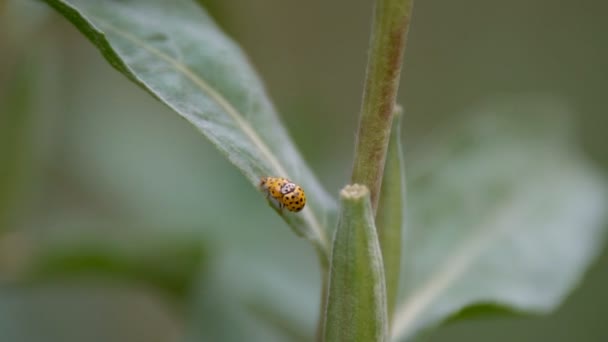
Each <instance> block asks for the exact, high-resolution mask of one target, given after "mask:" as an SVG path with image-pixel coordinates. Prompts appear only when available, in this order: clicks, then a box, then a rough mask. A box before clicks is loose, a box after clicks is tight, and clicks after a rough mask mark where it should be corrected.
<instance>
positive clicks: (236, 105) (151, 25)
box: [46, 0, 336, 253]
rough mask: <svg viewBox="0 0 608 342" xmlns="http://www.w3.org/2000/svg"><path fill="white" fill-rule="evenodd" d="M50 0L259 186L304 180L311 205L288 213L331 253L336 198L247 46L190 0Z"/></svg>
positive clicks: (290, 221)
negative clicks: (283, 117)
mask: <svg viewBox="0 0 608 342" xmlns="http://www.w3.org/2000/svg"><path fill="white" fill-rule="evenodd" d="M46 2H47V3H48V4H50V5H51V6H52V7H53V8H55V9H56V10H57V11H58V12H59V13H61V14H62V15H63V16H65V17H66V18H67V19H69V20H70V21H71V22H72V23H73V24H74V25H75V26H76V27H77V28H78V29H79V30H80V31H81V32H82V33H84V34H85V35H86V36H87V37H88V38H89V40H91V42H93V43H94V44H95V45H96V47H97V48H98V49H99V50H100V52H101V53H102V54H103V55H104V57H105V58H106V59H107V60H108V62H109V63H110V64H111V65H112V66H114V67H115V68H116V69H117V70H118V71H120V72H121V73H123V74H124V75H125V76H127V77H128V78H130V79H131V80H132V81H134V82H135V83H137V84H138V85H139V86H141V87H142V88H143V89H145V90H146V91H148V92H149V93H151V94H152V95H153V96H155V97H156V98H158V99H159V100H160V101H161V102H163V103H165V104H166V105H167V106H169V107H170V108H172V109H173V110H174V111H175V112H176V113H178V114H179V115H180V116H182V117H183V118H185V119H186V120H187V121H188V122H190V123H191V124H193V125H194V126H195V127H196V128H197V129H198V130H199V131H200V132H201V133H203V134H204V135H205V136H206V137H207V138H208V139H209V140H210V141H211V142H212V143H213V144H214V145H215V146H216V147H217V149H218V150H220V152H222V153H223V154H224V155H225V156H226V157H227V158H228V159H229V160H230V161H231V162H232V163H233V164H234V165H235V166H236V167H237V168H238V169H239V170H240V171H241V172H242V173H243V174H244V175H245V176H246V177H247V178H248V179H249V181H250V182H251V183H252V184H253V185H254V186H256V187H257V185H258V183H259V180H260V178H261V177H263V176H282V177H288V178H290V179H292V180H293V181H294V182H296V183H298V184H301V185H302V186H303V188H304V189H305V191H306V193H307V197H308V198H309V201H308V202H309V203H308V205H307V208H305V209H304V210H303V211H302V212H301V213H300V214H298V215H292V214H289V213H282V216H283V218H284V219H285V220H286V221H287V222H288V224H289V225H290V226H291V227H292V228H293V229H294V231H295V232H296V233H297V234H298V235H300V236H304V237H306V238H307V239H309V240H311V241H313V242H314V243H315V245H316V246H317V248H318V249H320V250H324V252H325V253H326V251H327V248H328V241H327V237H326V232H325V228H324V227H326V226H327V225H328V224H329V223H328V222H329V221H330V220H331V217H332V216H333V215H334V213H335V210H336V205H335V201H334V200H333V199H332V198H331V197H330V196H328V195H327V193H326V192H325V190H324V189H323V188H322V186H321V185H320V183H319V182H318V181H317V180H316V178H315V176H314V175H313V173H312V172H311V170H310V169H309V168H308V166H307V164H306V163H305V161H304V160H303V159H302V157H301V156H300V154H299V152H298V151H297V149H296V148H295V146H294V144H293V143H292V141H291V139H290V138H289V136H288V134H287V132H286V130H285V128H284V127H283V125H282V123H281V121H280V120H279V118H278V116H277V114H276V112H275V109H274V107H273V105H272V103H271V102H270V100H269V98H268V96H267V94H266V91H265V90H264V87H263V84H262V83H261V81H260V80H259V78H258V76H257V75H256V73H255V72H254V70H253V68H252V67H251V65H250V63H249V61H248V60H247V58H246V57H245V55H244V54H243V52H242V51H241V50H240V48H239V47H238V46H237V45H236V44H235V43H234V42H233V41H231V40H230V39H229V38H228V37H226V36H225V35H224V34H223V33H222V32H221V30H220V29H219V28H218V27H217V25H216V24H215V23H214V22H213V20H212V19H211V17H210V16H209V15H208V14H207V13H206V12H205V11H204V10H203V9H202V8H201V7H199V6H198V5H196V4H195V3H193V2H191V1H188V0H177V1H162V0H128V1H95V0H71V1H65V0H47V1H46ZM100 96H103V94H100ZM109 100H110V99H109Z"/></svg>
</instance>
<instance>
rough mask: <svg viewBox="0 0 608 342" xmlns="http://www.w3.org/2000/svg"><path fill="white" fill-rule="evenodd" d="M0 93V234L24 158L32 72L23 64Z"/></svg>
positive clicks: (15, 195)
mask: <svg viewBox="0 0 608 342" xmlns="http://www.w3.org/2000/svg"><path fill="white" fill-rule="evenodd" d="M9 74H10V75H11V76H12V77H10V78H9V79H7V84H5V85H3V84H0V90H1V89H2V88H5V87H6V88H8V91H7V92H6V93H4V94H3V93H2V92H1V91H0V232H1V231H3V230H6V229H7V227H8V226H10V225H11V221H12V220H13V218H14V217H13V213H14V211H15V210H16V207H17V202H18V199H19V197H20V193H21V191H20V190H21V189H20V188H21V186H22V185H23V178H24V175H25V172H24V169H25V164H26V162H27V159H28V152H29V149H28V147H29V145H28V139H27V138H28V136H29V133H30V130H29V128H30V119H31V115H30V114H31V101H32V91H33V86H34V84H35V82H34V74H35V73H34V72H33V70H32V69H31V64H30V63H27V62H26V61H24V62H22V63H19V64H17V66H16V67H15V68H13V69H12V70H10V72H9ZM0 81H2V79H1V78H0Z"/></svg>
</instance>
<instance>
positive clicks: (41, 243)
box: [3, 230, 208, 300]
mask: <svg viewBox="0 0 608 342" xmlns="http://www.w3.org/2000/svg"><path fill="white" fill-rule="evenodd" d="M138 233H139V234H135V232H133V231H131V232H128V233H121V234H112V235H110V234H109V233H104V234H100V233H84V232H82V231H71V233H70V235H69V236H67V235H64V234H60V235H61V236H53V237H50V238H45V239H41V238H36V237H31V236H29V235H28V236H26V235H25V233H22V234H20V236H18V238H15V236H9V237H7V239H8V238H10V239H11V240H10V241H8V242H5V243H4V244H3V245H4V246H6V247H8V248H7V249H9V250H10V249H11V245H15V246H13V247H12V248H13V249H17V248H19V249H20V250H26V252H27V253H28V254H27V255H25V256H24V257H23V258H21V259H23V260H25V262H22V265H20V269H17V270H16V272H17V274H16V277H17V279H16V282H17V283H18V284H22V285H25V284H29V285H41V284H44V283H48V282H53V281H58V280H62V281H63V280H70V279H79V278H92V279H105V280H108V281H117V282H127V283H132V284H134V285H143V286H147V287H150V288H153V289H156V290H160V291H161V292H162V293H163V294H166V295H168V296H169V297H170V298H174V299H178V300H181V299H185V298H186V297H187V296H188V295H190V291H191V288H192V286H193V285H194V282H195V279H197V277H199V275H200V273H201V271H202V270H204V268H205V266H206V261H207V258H208V253H207V251H206V249H205V244H204V243H203V241H202V239H201V238H200V237H199V236H197V235H195V233H181V232H179V233H178V232H175V231H165V230H158V231H156V230H145V231H139V232H138ZM15 234H17V233H15ZM15 242H18V243H17V244H15ZM9 243H10V244H9ZM6 253H8V252H7V251H5V252H4V254H6ZM17 253H19V251H17V250H15V254H17Z"/></svg>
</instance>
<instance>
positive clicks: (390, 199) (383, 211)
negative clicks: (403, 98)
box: [376, 106, 405, 323]
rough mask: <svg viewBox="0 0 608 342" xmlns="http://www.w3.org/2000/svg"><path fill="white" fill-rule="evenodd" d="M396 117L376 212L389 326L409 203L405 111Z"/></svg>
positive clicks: (395, 296) (398, 108)
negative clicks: (403, 142) (403, 144)
mask: <svg viewBox="0 0 608 342" xmlns="http://www.w3.org/2000/svg"><path fill="white" fill-rule="evenodd" d="M395 112H396V113H395V118H394V119H393V127H392V129H391V137H390V141H389V145H388V152H387V154H386V164H385V165H384V176H383V178H382V190H381V192H380V198H379V199H378V201H379V202H378V210H377V211H376V228H377V229H378V241H379V242H380V248H381V249H382V264H383V265H384V276H385V279H386V305H387V311H388V318H389V323H390V322H391V321H392V317H393V312H394V309H395V304H396V301H397V293H398V290H399V275H400V273H401V241H402V238H401V236H402V233H401V232H402V230H403V208H404V202H405V178H404V174H405V166H404V162H403V150H402V148H401V117H402V115H403V109H402V108H401V107H400V106H397V108H395Z"/></svg>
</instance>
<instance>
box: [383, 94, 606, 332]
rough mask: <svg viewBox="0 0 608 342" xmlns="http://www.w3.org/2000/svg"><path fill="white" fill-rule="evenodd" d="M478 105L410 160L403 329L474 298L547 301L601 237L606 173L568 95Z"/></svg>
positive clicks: (514, 305) (565, 289)
mask: <svg viewBox="0 0 608 342" xmlns="http://www.w3.org/2000/svg"><path fill="white" fill-rule="evenodd" d="M476 112H477V113H480V114H481V115H479V116H475V117H473V118H472V119H471V120H469V121H466V122H463V123H462V124H461V125H455V128H454V129H453V131H452V133H451V134H444V135H439V136H435V137H433V140H432V142H433V145H434V146H432V147H431V148H428V149H426V150H424V151H422V153H421V154H420V156H422V158H418V159H417V160H415V161H414V160H412V161H411V163H409V165H412V169H411V170H408V174H409V175H410V177H411V178H410V181H409V182H408V190H409V192H408V198H409V201H408V219H409V223H408V227H409V228H408V234H407V236H406V239H405V240H406V244H405V247H404V259H403V260H404V267H403V271H404V274H403V278H402V279H403V281H402V284H403V288H402V289H403V295H404V296H403V297H404V298H403V301H402V303H401V304H400V306H399V307H398V309H397V311H396V314H395V320H394V327H393V336H394V337H397V338H401V339H402V338H403V337H411V336H413V335H414V334H415V333H417V332H419V331H420V330H421V329H423V328H428V327H431V326H434V325H437V324H439V323H440V322H442V321H444V320H446V319H447V318H449V317H450V316H453V315H455V314H457V313H458V312H462V311H463V310H465V309H466V308H467V307H469V306H471V305H475V304H478V305H481V304H483V305H486V306H488V305H492V306H493V307H499V306H503V307H505V311H512V312H534V313H546V312H549V311H551V310H553V309H554V308H555V307H556V306H557V305H559V303H560V302H561V301H562V300H563V298H564V297H565V296H566V295H567V294H568V293H569V292H570V291H571V290H572V289H573V287H574V286H575V285H576V284H577V283H578V282H579V281H580V278H581V276H582V274H583V273H584V271H585V269H586V267H587V266H588V265H589V263H590V262H591V261H592V260H593V258H594V257H595V256H596V255H597V254H598V252H599V249H600V248H601V246H602V243H603V238H604V236H605V213H604V212H605V208H606V205H607V204H608V197H607V191H606V190H607V188H606V182H605V179H604V178H603V177H601V176H600V175H599V174H598V173H597V171H596V170H595V169H594V167H593V166H591V165H589V163H588V162H587V161H586V160H584V158H582V157H581V152H580V151H579V150H578V149H577V148H576V141H575V140H574V139H573V137H572V134H571V132H570V131H571V126H572V123H571V121H570V120H569V115H568V112H566V111H565V110H564V107H563V106H562V105H560V104H557V103H555V102H552V101H541V100H531V99H527V98H523V99H522V98H517V99H512V100H511V101H503V102H500V101H499V102H495V103H490V104H489V105H486V106H482V107H481V108H478V109H477V110H476ZM494 311H496V310H494ZM465 312H466V311H465Z"/></svg>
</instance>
